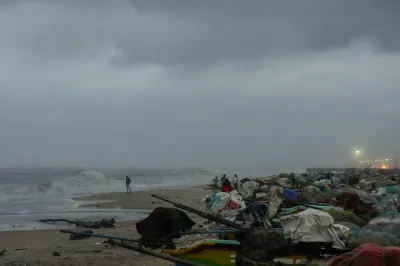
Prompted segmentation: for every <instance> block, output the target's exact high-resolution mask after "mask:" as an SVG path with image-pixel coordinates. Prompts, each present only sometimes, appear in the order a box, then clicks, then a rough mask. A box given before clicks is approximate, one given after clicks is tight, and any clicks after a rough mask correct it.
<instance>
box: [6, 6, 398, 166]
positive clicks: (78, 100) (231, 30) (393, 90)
mask: <svg viewBox="0 0 400 266" xmlns="http://www.w3.org/2000/svg"><path fill="white" fill-rule="evenodd" d="M0 3H1V5H0V36H1V41H0V58H1V59H2V60H1V61H0V125H1V126H2V130H1V132H0V146H1V147H2V149H1V150H0V161H1V162H3V161H8V162H9V161H12V162H15V163H25V162H32V161H34V162H41V161H47V162H48V161H49V160H53V161H54V163H55V164H74V163H75V164H94V165H112V166H116V165H118V166H120V165H121V166H132V165H134V166H145V167H146V166H148V167H158V166H168V165H175V166H210V165H211V166H212V165H213V166H221V165H222V166H225V167H228V168H230V167H236V166H243V167H248V168H252V167H258V168H262V167H266V166H268V167H272V168H273V169H278V168H279V169H282V170H287V168H290V167H293V168H296V167H298V168H297V169H304V168H305V167H307V166H310V165H314V166H315V165H317V166H318V165H327V164H329V165H340V166H341V165H344V164H346V163H348V162H349V150H350V149H351V147H354V146H355V145H363V146H364V147H365V151H366V152H365V153H366V154H367V153H369V154H370V155H371V156H380V155H382V156H386V155H388V156H392V155H393V156H395V155H396V154H397V153H398V150H399V148H400V146H399V145H398V139H397V138H398V136H399V134H400V129H399V127H398V125H397V124H398V123H397V120H398V117H397V116H398V113H399V112H400V110H399V105H398V104H397V99H398V98H399V97H400V91H399V89H398V84H399V82H400V76H399V74H398V69H399V68H400V65H399V62H400V54H399V34H397V29H398V26H399V16H398V14H399V13H400V12H399V2H398V1H368V0H362V1H361V0H360V1H359V0H353V1H341V0H339V1H264V0H263V1H256V0H254V1H235V0H229V1H225V0H218V1H205V0H204V1H191V0H182V1H174V0H166V1H161V0H160V1H152V0H146V1H123V0H121V1H119V0H114V1H107V0H80V1H78V0H66V1H50V0H48V1H45V0H32V1H28V0H26V1H22V0H21V1H12V2H11V1H8V2H3V1H0ZM268 167H267V168H268ZM272 168H271V169H272ZM293 168H291V169H293ZM267 170H268V169H267ZM274 171H275V170H274ZM267 172H268V171H267Z"/></svg>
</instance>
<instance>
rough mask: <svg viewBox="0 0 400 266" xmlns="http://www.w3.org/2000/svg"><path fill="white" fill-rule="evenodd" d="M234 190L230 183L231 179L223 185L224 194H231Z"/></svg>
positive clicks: (226, 180)
mask: <svg viewBox="0 0 400 266" xmlns="http://www.w3.org/2000/svg"><path fill="white" fill-rule="evenodd" d="M232 190H233V187H232V186H231V182H229V179H227V178H226V179H225V181H224V182H223V183H222V192H226V193H229V192H231V191H232Z"/></svg>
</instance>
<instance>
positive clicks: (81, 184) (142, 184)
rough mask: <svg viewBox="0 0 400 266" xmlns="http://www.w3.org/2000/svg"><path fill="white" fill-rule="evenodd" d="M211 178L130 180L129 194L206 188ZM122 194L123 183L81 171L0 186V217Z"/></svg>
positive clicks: (72, 206) (68, 207) (67, 207)
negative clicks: (100, 196)
mask: <svg viewBox="0 0 400 266" xmlns="http://www.w3.org/2000/svg"><path fill="white" fill-rule="evenodd" d="M209 180H210V177H207V176H203V175H192V176H171V175H169V176H167V177H165V178H163V177H156V178H153V177H151V176H144V177H138V178H137V179H136V178H135V177H133V178H132V184H131V188H132V190H134V191H135V190H136V191H138V190H152V189H158V188H170V187H185V186H191V185H197V184H205V183H207V181H209ZM118 191H120V192H124V191H125V181H124V179H117V178H116V177H112V178H110V177H107V176H105V175H104V174H103V173H101V172H98V171H81V172H80V173H78V174H77V175H74V176H70V177H64V178H60V179H54V180H48V181H45V182H41V183H38V184H21V185H18V184H9V185H0V214H5V213H7V212H8V213H10V212H12V213H25V214H28V213H30V212H32V211H38V210H48V211H57V210H73V209H76V208H78V207H80V205H81V203H79V202H78V203H77V202H75V201H73V200H71V199H72V198H74V197H79V196H87V195H93V194H102V193H109V192H118Z"/></svg>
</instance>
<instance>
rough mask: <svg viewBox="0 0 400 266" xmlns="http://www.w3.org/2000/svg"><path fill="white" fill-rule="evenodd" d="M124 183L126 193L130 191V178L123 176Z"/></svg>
mask: <svg viewBox="0 0 400 266" xmlns="http://www.w3.org/2000/svg"><path fill="white" fill-rule="evenodd" d="M125 184H126V193H131V192H132V191H131V179H130V178H129V176H126V177H125Z"/></svg>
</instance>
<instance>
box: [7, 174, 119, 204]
mask: <svg viewBox="0 0 400 266" xmlns="http://www.w3.org/2000/svg"><path fill="white" fill-rule="evenodd" d="M112 182H113V180H110V179H107V178H106V176H105V175H104V174H102V173H101V172H97V171H82V172H80V173H79V174H77V175H76V176H71V177H67V178H63V179H56V180H54V181H45V182H41V183H38V184H20V185H17V184H12V185H3V186H0V199H1V200H18V201H29V200H35V199H41V198H45V197H47V198H51V197H52V196H66V197H68V196H79V195H82V194H87V193H91V192H93V193H96V192H98V193H100V192H103V191H106V190H107V188H110V184H111V183H112ZM114 182H116V181H114Z"/></svg>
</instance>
